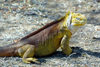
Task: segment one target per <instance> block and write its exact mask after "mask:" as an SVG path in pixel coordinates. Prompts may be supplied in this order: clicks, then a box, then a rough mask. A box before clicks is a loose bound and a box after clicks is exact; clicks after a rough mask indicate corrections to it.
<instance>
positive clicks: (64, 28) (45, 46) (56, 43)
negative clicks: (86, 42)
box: [0, 12, 87, 63]
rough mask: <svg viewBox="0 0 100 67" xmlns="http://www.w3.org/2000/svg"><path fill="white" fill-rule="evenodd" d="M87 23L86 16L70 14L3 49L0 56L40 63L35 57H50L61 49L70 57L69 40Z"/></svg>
mask: <svg viewBox="0 0 100 67" xmlns="http://www.w3.org/2000/svg"><path fill="white" fill-rule="evenodd" d="M86 22H87V19H86V17H85V16H84V15H82V14H79V13H73V12H68V13H66V15H65V16H64V17H62V18H60V19H58V20H57V21H54V22H51V23H49V24H47V25H45V26H44V27H42V28H40V29H39V30H37V31H35V32H33V33H31V34H29V35H27V36H25V37H23V38H22V39H21V40H19V41H17V42H16V43H14V44H13V45H10V46H7V47H1V48H0V56H21V57H22V60H23V62H25V63H30V62H36V63H39V62H38V61H37V59H36V58H34V56H47V55H50V54H52V53H54V52H55V51H56V50H57V49H58V48H59V47H61V48H62V51H63V52H64V53H65V54H66V55H70V54H71V53H72V49H71V48H70V46H69V40H70V38H71V36H72V34H74V33H75V32H76V31H77V29H78V28H79V27H81V26H83V25H84V24H85V23H86ZM2 52H3V53H2Z"/></svg>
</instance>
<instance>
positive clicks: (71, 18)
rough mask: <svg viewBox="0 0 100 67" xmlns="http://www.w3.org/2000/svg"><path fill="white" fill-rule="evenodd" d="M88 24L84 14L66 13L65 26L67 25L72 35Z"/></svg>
mask: <svg viewBox="0 0 100 67" xmlns="http://www.w3.org/2000/svg"><path fill="white" fill-rule="evenodd" d="M86 22H87V19H86V17H85V16H84V15H83V14H80V13H73V12H68V13H66V15H65V19H64V25H65V26H66V25H67V28H68V30H70V31H71V33H72V34H73V33H75V32H76V31H77V29H78V28H80V27H81V26H83V25H85V24H86Z"/></svg>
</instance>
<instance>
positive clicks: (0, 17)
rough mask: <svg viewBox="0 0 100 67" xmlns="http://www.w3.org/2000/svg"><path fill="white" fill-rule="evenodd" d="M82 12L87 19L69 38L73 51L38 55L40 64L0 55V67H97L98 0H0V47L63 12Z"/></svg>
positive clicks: (99, 38)
mask: <svg viewBox="0 0 100 67" xmlns="http://www.w3.org/2000/svg"><path fill="white" fill-rule="evenodd" d="M69 10H70V11H73V12H78V13H82V14H84V15H85V16H86V17H87V19H88V21H87V24H86V25H85V26H83V27H81V28H80V29H79V30H78V31H77V33H75V35H73V37H72V39H71V40H70V46H71V47H72V48H73V50H74V53H72V54H71V55H70V56H66V55H65V54H63V53H62V52H61V49H58V50H57V52H56V53H54V54H53V55H50V56H47V57H40V58H38V59H39V61H40V62H41V64H35V63H31V64H25V63H23V62H22V60H21V58H20V57H0V67H100V1H99V0H74V1H73V0H29V2H25V1H23V0H0V46H4V45H7V44H10V43H13V41H14V40H17V39H20V38H22V37H24V36H25V35H27V34H29V33H31V32H33V31H35V30H37V29H39V28H40V27H42V26H44V25H45V24H47V23H49V22H51V21H54V20H56V19H58V18H60V17H62V16H64V15H65V13H66V12H67V11H69Z"/></svg>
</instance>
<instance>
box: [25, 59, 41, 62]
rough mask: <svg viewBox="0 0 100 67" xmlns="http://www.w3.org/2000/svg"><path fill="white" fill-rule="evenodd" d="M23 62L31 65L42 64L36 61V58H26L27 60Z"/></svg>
mask: <svg viewBox="0 0 100 67" xmlns="http://www.w3.org/2000/svg"><path fill="white" fill-rule="evenodd" d="M23 62H25V63H31V62H35V63H40V62H39V61H38V59H36V58H26V59H23Z"/></svg>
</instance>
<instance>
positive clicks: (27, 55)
mask: <svg viewBox="0 0 100 67" xmlns="http://www.w3.org/2000/svg"><path fill="white" fill-rule="evenodd" d="M34 49H35V47H34V45H25V46H23V47H21V48H20V49H19V50H18V53H19V55H20V56H21V57H22V60H23V62H25V63H31V62H35V63H39V62H38V61H37V59H36V58H33V57H34Z"/></svg>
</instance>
